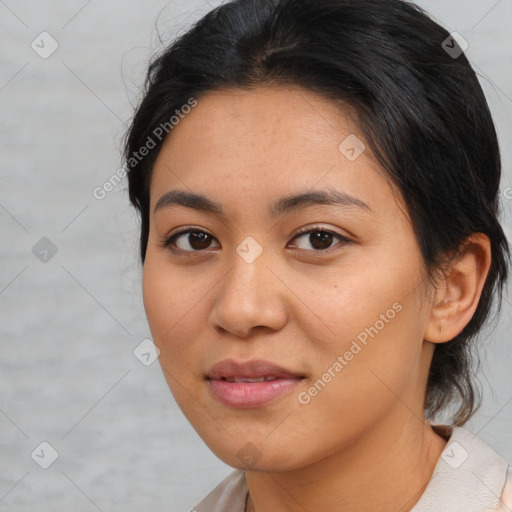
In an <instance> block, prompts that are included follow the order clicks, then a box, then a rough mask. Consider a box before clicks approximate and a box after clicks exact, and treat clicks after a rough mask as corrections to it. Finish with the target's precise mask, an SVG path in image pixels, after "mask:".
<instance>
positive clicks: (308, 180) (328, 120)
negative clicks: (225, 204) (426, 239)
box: [151, 87, 392, 209]
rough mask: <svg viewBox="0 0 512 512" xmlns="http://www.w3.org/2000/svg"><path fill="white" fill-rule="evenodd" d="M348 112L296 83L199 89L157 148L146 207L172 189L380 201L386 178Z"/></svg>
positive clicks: (226, 196)
mask: <svg viewBox="0 0 512 512" xmlns="http://www.w3.org/2000/svg"><path fill="white" fill-rule="evenodd" d="M350 114H351V113H350V112H349V111H348V110H347V109H343V108H342V107H341V106H340V104H337V103H335V102H334V101H332V100H328V99H325V98H323V97H320V96H318V95H315V94H313V93H311V92H309V91H305V90H304V89H301V88H293V87H261V88H257V89H251V90H240V89H227V90H220V91H215V92H210V93H207V94H205V95H204V96H201V97H200V98H199V99H198V104H197V106H196V107H195V108H194V109H192V110H191V112H190V113H189V114H187V115H186V116H183V118H182V119H181V120H180V121H179V123H178V124H177V125H176V126H174V128H173V130H172V131H171V133H170V135H169V136H168V137H167V138H166V140H165V142H164V144H163V146H162V148H161V150H160V153H159V155H158V158H157V161H156V163H155V166H154V170H153V176H152V182H151V205H152V206H151V208H152V209H153V208H154V206H155V204H156V201H157V200H158V198H159V196H160V195H161V194H162V193H164V192H166V191H168V190H169V189H172V188H179V189H184V188H189V189H194V190H195V191H196V190H200V191H202V192H205V193H209V195H211V196H212V195H213V196H215V197H217V198H219V200H220V201H221V202H222V201H223V200H226V201H233V200H236V201H238V202H239V204H242V203H243V202H244V200H245V201H261V200H262V198H264V197H265V198H269V199H271V198H270V197H269V196H275V197H276V198H277V197H280V196H282V195H285V194H290V193H293V192H295V191H301V192H303V191H304V190H312V189H316V188H336V189H338V190H340V191H342V192H344V193H347V194H351V195H353V196H356V197H357V196H359V197H361V199H363V198H364V199H363V200H364V201H365V202H372V201H375V200H376V199H379V200H380V202H382V201H384V202H385V201H386V200H387V199H390V198H391V195H392V191H391V188H390V184H389V182H388V181H387V180H386V179H385V173H384V171H383V170H382V169H381V168H380V166H379V165H378V164H377V162H376V160H375V159H374V158H373V156H372V155H371V153H370V150H369V148H368V145H367V144H366V143H365V142H364V138H363V136H362V134H361V132H360V130H359V128H358V126H357V125H356V124H355V123H354V122H353V120H352V118H351V116H350ZM390 194H391V195H390ZM388 196H389V197H388Z"/></svg>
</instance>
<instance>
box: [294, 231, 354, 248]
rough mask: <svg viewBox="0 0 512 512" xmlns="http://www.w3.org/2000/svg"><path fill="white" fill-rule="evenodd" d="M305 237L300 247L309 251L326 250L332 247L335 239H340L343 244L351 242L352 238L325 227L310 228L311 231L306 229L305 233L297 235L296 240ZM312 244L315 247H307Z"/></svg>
mask: <svg viewBox="0 0 512 512" xmlns="http://www.w3.org/2000/svg"><path fill="white" fill-rule="evenodd" d="M301 238H302V239H304V242H305V243H304V242H302V243H301V244H298V246H299V249H304V250H307V251H311V250H313V251H316V252H318V251H326V250H327V249H331V248H332V247H333V246H332V243H333V242H334V241H335V239H338V240H340V242H341V245H344V244H346V243H349V242H350V240H349V239H348V238H346V237H344V236H342V235H338V234H337V233H333V232H332V231H328V230H325V229H319V228H316V229H310V230H309V231H304V232H303V233H301V234H299V235H297V236H296V237H295V238H294V240H299V239H301ZM307 245H310V246H311V247H313V249H310V248H309V247H306V246H307Z"/></svg>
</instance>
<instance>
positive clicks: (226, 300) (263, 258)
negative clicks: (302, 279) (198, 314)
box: [209, 251, 288, 338]
mask: <svg viewBox="0 0 512 512" xmlns="http://www.w3.org/2000/svg"><path fill="white" fill-rule="evenodd" d="M270 256H271V255H269V254H268V253H266V252H265V251H263V253H262V254H261V255H260V256H259V257H258V258H257V259H256V260H255V261H252V262H250V263H249V262H247V261H245V260H244V259H243V258H242V257H241V256H239V255H238V254H237V253H234V254H233V258H232V266H231V269H230V270H229V271H228V272H227V274H226V275H225V277H224V278H223V279H222V280H221V282H220V284H219V285H218V288H216V290H217V296H216V298H215V301H214V304H213V307H212V310H211V312H210V315H209V322H210V324H211V325H212V326H213V327H214V328H215V329H221V330H223V331H226V332H229V333H231V334H233V335H235V336H237V337H240V338H247V337H250V335H251V333H252V332H253V331H254V330H256V328H260V329H261V328H266V329H270V330H272V331H278V330H280V329H282V328H283V326H284V325H285V324H286V322H287V319H288V308H287V295H286V292H287V288H286V287H285V286H284V285H283V283H282V281H281V280H280V279H279V278H278V277H277V276H276V274H278V272H276V270H274V269H273V268H272V267H276V265H273V264H272V262H271V261H270V260H271V257H270Z"/></svg>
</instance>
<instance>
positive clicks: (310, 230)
mask: <svg viewBox="0 0 512 512" xmlns="http://www.w3.org/2000/svg"><path fill="white" fill-rule="evenodd" d="M315 232H321V233H328V234H330V235H333V236H334V237H336V238H338V239H339V240H340V242H339V243H338V244H336V245H341V246H344V245H347V244H349V243H351V242H352V240H350V239H349V238H347V237H345V236H343V235H340V234H339V233H336V232H334V231H331V230H329V229H325V228H323V227H322V226H312V227H311V226H308V227H305V228H301V229H299V230H298V231H297V233H296V234H295V236H294V237H293V238H292V241H293V240H295V239H296V238H298V237H299V236H301V235H305V234H310V233H315ZM187 233H188V234H189V233H204V234H206V235H208V236H211V237H212V238H213V239H215V237H214V236H213V235H211V234H210V233H208V232H207V231H204V230H203V229H197V228H192V227H187V228H185V229H182V230H181V231H178V232H177V233H173V234H172V235H171V236H169V237H167V238H165V239H164V240H163V241H162V246H163V247H166V248H169V249H170V250H171V251H172V252H174V253H176V254H186V255H187V256H192V255H194V254H200V253H204V252H205V251H206V249H205V250H197V251H195V250H192V251H188V250H183V249H178V248H176V247H175V246H174V247H173V245H174V242H175V241H176V239H177V238H178V237H180V236H182V235H185V234H187ZM336 245H334V246H332V247H329V248H327V249H321V250H314V249H313V250H307V249H298V250H299V251H306V252H308V253H324V254H325V253H327V252H331V250H332V249H334V248H335V247H336Z"/></svg>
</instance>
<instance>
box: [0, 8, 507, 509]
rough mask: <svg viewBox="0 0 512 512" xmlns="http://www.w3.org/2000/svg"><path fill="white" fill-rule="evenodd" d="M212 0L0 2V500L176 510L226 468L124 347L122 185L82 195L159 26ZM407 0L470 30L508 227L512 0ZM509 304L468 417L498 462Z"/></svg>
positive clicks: (131, 97)
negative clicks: (496, 147) (497, 146)
mask: <svg viewBox="0 0 512 512" xmlns="http://www.w3.org/2000/svg"><path fill="white" fill-rule="evenodd" d="M218 3H220V2H213V1H211V2H207V1H202V0H197V1H183V0H181V1H178V0H175V1H174V2H170V3H167V2H165V1H157V0H151V1H146V2H121V1H120V0H115V1H100V0H92V1H84V0H76V1H68V2H57V1H56V0H52V1H41V2H28V1H23V0H19V1H15V0H5V1H3V0H0V42H1V46H0V63H1V64H0V72H1V73H0V112H1V128H0V130H1V133H0V140H1V156H0V169H1V174H0V224H1V233H2V243H1V245H0V253H1V256H2V263H1V265H0V300H1V306H0V311H1V322H0V334H1V338H0V339H1V341H0V343H1V345H0V365H1V367H0V390H1V391H0V510H2V511H11V510H12V511H29V510H30V511H32V510H34V509H36V510H41V511H53V510H76V511H84V512H85V511H92V512H93V511H97V510H101V511H104V512H114V511H135V510H151V511H153V512H157V511H164V510H165V511H171V512H174V511H186V510H188V508H189V507H192V506H193V505H195V504H196V503H197V502H198V501H199V500H200V499H201V497H203V496H204V495H205V494H206V493H207V492H208V491H209V490H210V489H211V488H213V487H214V485H216V484H217V482H218V481H220V480H221V479H222V478H223V477H224V476H225V475H226V474H227V473H228V472H229V471H230V468H229V467H227V466H226V465H224V464H223V463H222V462H220V461H219V460H217V459H216V457H215V456H213V455H212V454H211V453H210V452H209V450H208V449H207V448H206V447H205V446H204V445H203V443H202V441H201V440H200V439H199V438H198V436H197V435H196V434H195V432H194V431H193V430H192V428H191V427H190V426H189V425H188V423H187V422H186V421H185V419H184V418H183V416H182V415H181V413H180V411H179V410H178V408H177V406H176V404H175V402H174V401H173V399H172V396H171V394H170V392H169V391H168V389H167V385H166V383H165V381H164V379H163V376H162V373H161V370H160V367H159V365H158V362H155V363H154V364H152V365H150V366H144V365H143V364H142V363H141V362H140V361H139V360H138V359H137V358H136V357H135V356H134V353H133V350H134V349H135V347H137V346H138V345H139V343H140V342H141V341H142V340H143V339H145V338H148V337H150V333H149V329H148V326H147V323H146V320H145V316H144V310H143V305H142V298H141V291H140V288H141V283H140V274H141V267H140V265H139V263H138V246H137V236H138V232H137V218H136V216H135V213H134V211H132V208H131V207H130V206H129V204H128V198H127V193H126V183H125V181H123V182H122V183H121V184H120V185H118V186H117V187H116V188H115V189H114V190H113V191H112V192H110V193H109V194H107V196H106V197H105V198H104V199H103V200H98V199H95V198H94V196H93V193H92V192H93V189H94V188H95V187H98V186H101V185H102V184H103V183H104V182H105V181H106V180H108V179H109V178H110V177H111V176H112V175H113V174H114V173H115V172H116V170H117V169H118V168H119V167H120V153H119V151H120V146H121V136H122V134H123V131H124V123H126V122H127V121H128V120H129V118H130V116H131V114H132V111H133V107H132V106H133V104H134V102H136V101H137V99H138V97H139V96H138V94H139V93H138V90H139V89H138V87H139V86H140V84H141V80H142V76H143V72H144V70H145V66H146V64H147V60H148V58H149V56H150V55H151V54H152V53H153V51H154V50H155V49H157V48H159V47H160V46H159V45H160V42H159V39H158V36H157V32H160V33H161V34H162V35H166V37H167V38H169V37H170V38H172V37H174V36H175V35H176V34H177V33H180V32H182V31H184V30H185V29H186V27H187V26H188V25H189V24H190V23H191V22H192V21H193V20H195V19H197V18H199V17H200V16H201V15H202V14H204V13H205V12H206V11H207V10H209V9H210V8H211V6H214V5H218ZM420 5H422V6H423V7H425V8H426V9H427V10H428V11H430V12H431V13H432V14H433V15H434V16H435V18H436V19H437V20H438V21H440V22H441V23H442V24H443V25H444V26H446V27H447V28H448V29H449V30H450V31H452V30H455V31H457V32H459V33H460V34H461V35H462V36H463V37H464V38H465V39H466V40H467V41H468V42H469V49H468V50H467V52H466V53H467V55H468V56H469V58H470V60H471V62H472V63H473V65H474V67H475V69H476V70H477V71H478V73H479V75H480V78H481V82H482V85H483V87H484V90H485V92H486V94H487V97H488V100H489V103H490V107H491V109H492V112H493V115H494V117H495V120H496V124H497V129H498V132H499V136H500V141H501V144H502V149H503V163H504V171H505V176H504V179H503V185H502V190H503V213H504V223H505V226H506V227H507V233H508V234H509V235H510V234H512V231H511V229H510V228H511V225H512V224H511V216H512V189H508V188H507V187H511V186H512V175H511V157H512V150H511V144H510V141H511V140H512V137H511V135H512V133H511V131H512V122H511V121H512V82H511V80H510V76H512V65H511V62H512V59H511V57H512V55H511V53H512V35H511V34H512V30H510V28H511V27H510V20H512V0H500V1H496V0H478V1H473V2H467V1H464V0H457V1H449V2H447V1H446V0H428V1H426V0H425V1H422V2H420ZM43 31H47V32H49V33H50V34H51V36H52V37H53V38H54V39H55V40H56V41H57V43H58V45H59V47H58V49H57V50H56V51H55V53H53V54H52V55H51V56H50V57H49V58H47V59H43V58H41V57H40V56H39V55H38V54H37V53H36V52H35V51H34V50H33V49H32V48H31V43H32V41H33V40H36V42H37V41H40V38H38V36H39V34H41V32H43ZM164 39H165V38H164ZM164 42H165V41H164ZM39 44H40V45H41V43H39ZM45 48H46V49H48V48H49V41H48V40H47V41H46V43H45ZM43 237H47V238H48V239H49V240H51V242H52V243H53V244H54V246H55V247H56V248H57V253H56V254H55V255H53V256H52V253H51V251H50V252H48V254H47V255H46V256H44V254H45V253H44V252H42V253H40V254H39V258H41V257H43V258H44V257H46V259H47V260H48V261H46V262H45V261H41V260H40V259H39V258H38V257H36V255H35V254H34V253H33V250H32V248H33V247H34V245H35V244H36V243H38V241H39V240H40V239H41V238H43ZM39 243H40V244H43V246H36V248H39V250H40V251H42V250H44V249H45V248H46V250H48V246H44V244H45V243H46V244H47V242H39ZM41 247H42V248H41ZM36 252H37V251H36ZM507 300H508V301H510V298H508V299H507ZM511 311H512V307H511V306H510V302H505V304H504V310H503V314H502V317H501V320H500V321H499V323H498V324H497V327H496V329H495V330H494V331H493V332H492V333H491V332H489V334H488V339H487V340H486V342H485V349H484V350H482V351H481V354H482V363H483V365H482V370H483V371H482V373H481V376H482V377H481V380H482V384H483V387H484V391H485V402H484V406H483V408H482V409H481V410H480V411H479V413H478V414H477V415H476V416H475V417H474V419H473V420H472V421H471V422H470V423H469V424H468V425H467V428H469V429H470V430H472V431H473V432H475V433H478V435H479V437H480V438H482V439H483V440H484V441H485V442H487V443H488V444H490V445H491V446H492V447H493V448H494V449H495V450H497V451H498V452H499V453H501V454H502V455H503V456H504V457H505V458H507V459H508V460H509V461H512V436H511V425H512V384H511V379H510V376H511V371H510V368H511V363H512V348H511V343H510V338H509V332H510V328H511V327H512V319H511V316H512V315H511ZM43 441H46V442H48V443H50V445H51V446H52V447H53V448H54V449H55V450H56V451H57V452H58V458H57V460H56V461H55V462H54V463H53V464H52V465H51V466H50V467H49V468H48V469H42V468H41V467H39V465H38V464H36V462H35V461H34V460H33V459H32V457H31V454H32V452H33V451H34V450H35V449H36V448H38V447H39V445H40V443H41V442H43ZM38 450H39V451H38ZM38 450H36V452H35V453H36V455H35V458H36V459H37V453H39V459H38V460H39V462H44V460H43V459H44V458H45V457H46V460H47V461H48V460H49V459H48V457H50V455H51V454H50V451H49V450H48V449H46V451H44V446H43V452H41V451H40V450H41V448H38ZM42 454H44V455H42Z"/></svg>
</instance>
